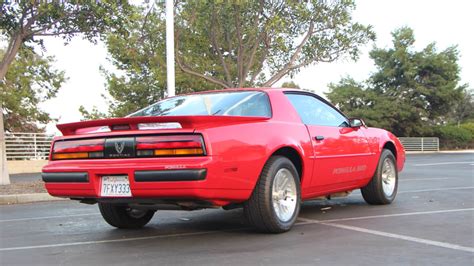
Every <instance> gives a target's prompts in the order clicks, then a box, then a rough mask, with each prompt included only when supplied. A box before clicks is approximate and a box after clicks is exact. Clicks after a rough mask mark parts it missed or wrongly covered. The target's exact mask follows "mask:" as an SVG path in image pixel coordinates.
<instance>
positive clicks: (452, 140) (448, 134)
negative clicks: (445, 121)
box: [435, 125, 474, 149]
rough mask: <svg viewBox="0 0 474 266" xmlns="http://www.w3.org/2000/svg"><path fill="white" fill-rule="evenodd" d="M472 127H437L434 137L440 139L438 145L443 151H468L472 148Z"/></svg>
mask: <svg viewBox="0 0 474 266" xmlns="http://www.w3.org/2000/svg"><path fill="white" fill-rule="evenodd" d="M472 129H473V125H468V126H467V127H466V128H465V127H458V126H438V127H436V128H435V135H436V136H438V137H439V138H440V145H441V147H442V148H445V149H469V148H474V141H473V137H474V135H473V131H472Z"/></svg>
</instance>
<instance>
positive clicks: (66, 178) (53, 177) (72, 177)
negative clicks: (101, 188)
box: [41, 172, 89, 183]
mask: <svg viewBox="0 0 474 266" xmlns="http://www.w3.org/2000/svg"><path fill="white" fill-rule="evenodd" d="M41 177H42V178H43V181H44V182H46V183H47V182H52V183H87V182H89V175H88V174H87V173H79V172H71V173H41Z"/></svg>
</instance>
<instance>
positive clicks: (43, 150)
mask: <svg viewBox="0 0 474 266" xmlns="http://www.w3.org/2000/svg"><path fill="white" fill-rule="evenodd" d="M52 139H53V135H48V134H43V133H7V134H6V135H5V148H6V153H7V160H45V159H48V156H49V148H50V146H51V140H52Z"/></svg>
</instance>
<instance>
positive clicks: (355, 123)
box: [349, 118, 367, 128]
mask: <svg viewBox="0 0 474 266" xmlns="http://www.w3.org/2000/svg"><path fill="white" fill-rule="evenodd" d="M349 124H350V126H351V127H352V128H359V127H367V126H366V125H365V123H364V120H362V119H360V118H349Z"/></svg>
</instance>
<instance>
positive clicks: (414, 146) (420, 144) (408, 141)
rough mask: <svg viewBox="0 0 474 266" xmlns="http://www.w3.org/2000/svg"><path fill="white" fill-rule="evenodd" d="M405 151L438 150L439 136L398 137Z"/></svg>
mask: <svg viewBox="0 0 474 266" xmlns="http://www.w3.org/2000/svg"><path fill="white" fill-rule="evenodd" d="M398 139H399V140H400V141H401V142H402V144H403V146H404V147H405V150H406V151H439V138H422V137H420V138H412V137H410V138H398Z"/></svg>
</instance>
